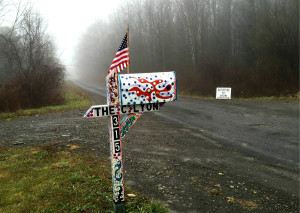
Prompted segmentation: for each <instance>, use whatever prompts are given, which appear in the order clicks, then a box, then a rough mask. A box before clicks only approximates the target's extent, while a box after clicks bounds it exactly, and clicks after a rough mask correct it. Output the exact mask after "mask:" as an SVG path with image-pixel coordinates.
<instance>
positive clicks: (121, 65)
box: [108, 33, 129, 73]
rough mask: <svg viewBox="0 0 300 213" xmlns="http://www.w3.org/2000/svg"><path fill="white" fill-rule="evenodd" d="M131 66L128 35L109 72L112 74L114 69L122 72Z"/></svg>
mask: <svg viewBox="0 0 300 213" xmlns="http://www.w3.org/2000/svg"><path fill="white" fill-rule="evenodd" d="M128 64H129V52H128V48H127V33H126V34H125V36H124V38H123V41H122V43H121V45H120V47H119V49H118V52H117V53H116V56H115V58H114V60H113V62H112V64H111V66H110V68H109V70H108V73H110V72H111V71H112V70H113V69H117V71H118V72H121V71H122V70H123V69H125V67H127V65H128Z"/></svg>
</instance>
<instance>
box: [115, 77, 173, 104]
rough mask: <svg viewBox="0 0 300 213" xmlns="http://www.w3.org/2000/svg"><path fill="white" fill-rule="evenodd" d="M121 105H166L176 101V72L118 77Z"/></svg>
mask: <svg viewBox="0 0 300 213" xmlns="http://www.w3.org/2000/svg"><path fill="white" fill-rule="evenodd" d="M118 79H119V94H120V95H119V101H120V104H121V105H135V104H148V103H164V102H170V101H174V100H176V98H177V94H176V76H175V72H158V73H141V74H123V75H118Z"/></svg>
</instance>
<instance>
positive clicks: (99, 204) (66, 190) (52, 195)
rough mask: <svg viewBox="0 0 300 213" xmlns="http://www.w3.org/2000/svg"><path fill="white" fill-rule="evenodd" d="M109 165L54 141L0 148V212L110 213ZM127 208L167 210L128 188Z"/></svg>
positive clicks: (132, 209) (151, 210) (106, 161)
mask: <svg viewBox="0 0 300 213" xmlns="http://www.w3.org/2000/svg"><path fill="white" fill-rule="evenodd" d="M109 165H110V163H109V162H108V160H100V159H97V158H96V157H92V156H83V155H80V154H78V153H73V152H71V150H70V149H69V148H68V147H67V146H58V145H57V144H52V145H46V146H31V147H22V148H5V147H0V186H1V187H0V197H1V199H0V212H112V185H111V178H110V166H109ZM125 193H126V194H134V195H135V196H132V195H131V196H130V197H128V196H126V197H127V198H126V199H127V200H126V210H127V212H153V213H154V212H167V210H166V209H165V207H164V206H162V205H161V204H159V203H157V202H154V201H151V200H149V199H147V198H145V197H143V196H141V195H139V194H137V193H136V192H134V191H132V190H131V189H129V188H126V189H125Z"/></svg>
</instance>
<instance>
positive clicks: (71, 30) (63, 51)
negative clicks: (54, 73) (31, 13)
mask: <svg viewBox="0 0 300 213" xmlns="http://www.w3.org/2000/svg"><path fill="white" fill-rule="evenodd" d="M120 2H122V1H121V0H33V3H34V5H35V7H36V9H37V10H38V11H39V12H40V13H41V15H42V16H43V17H44V18H45V20H46V22H47V23H48V32H49V33H50V34H51V35H52V36H53V37H54V38H55V41H56V45H57V47H58V56H59V57H60V58H61V60H62V62H63V63H64V64H65V65H66V66H67V69H68V70H69V71H71V70H72V63H73V62H72V57H73V54H74V50H75V47H76V45H77V42H78V39H79V37H80V35H81V34H82V33H83V32H84V31H85V30H86V28H87V27H89V26H90V25H91V24H92V23H93V22H95V21H96V20H97V19H105V18H107V17H108V16H109V14H110V13H111V12H112V11H113V10H114V9H115V8H116V7H117V6H118V4H120Z"/></svg>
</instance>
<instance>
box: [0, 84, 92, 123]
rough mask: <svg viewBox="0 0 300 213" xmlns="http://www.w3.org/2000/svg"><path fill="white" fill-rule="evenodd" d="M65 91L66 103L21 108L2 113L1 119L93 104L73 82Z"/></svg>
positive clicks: (0, 114)
mask: <svg viewBox="0 0 300 213" xmlns="http://www.w3.org/2000/svg"><path fill="white" fill-rule="evenodd" d="M65 87H66V89H65V93H64V98H65V103H64V104H62V105H57V106H46V107H41V108H36V109H21V110H18V111H16V112H7V113H0V121H3V120H6V121H9V120H12V119H17V118H24V117H28V116H32V115H42V114H47V113H53V112H63V111H68V110H73V109H80V108H82V107H87V106H91V105H92V101H91V99H90V98H89V96H87V95H86V94H85V93H84V92H83V91H81V90H80V89H79V88H77V87H76V86H74V85H73V84H71V83H69V82H68V83H66V86H65Z"/></svg>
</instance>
